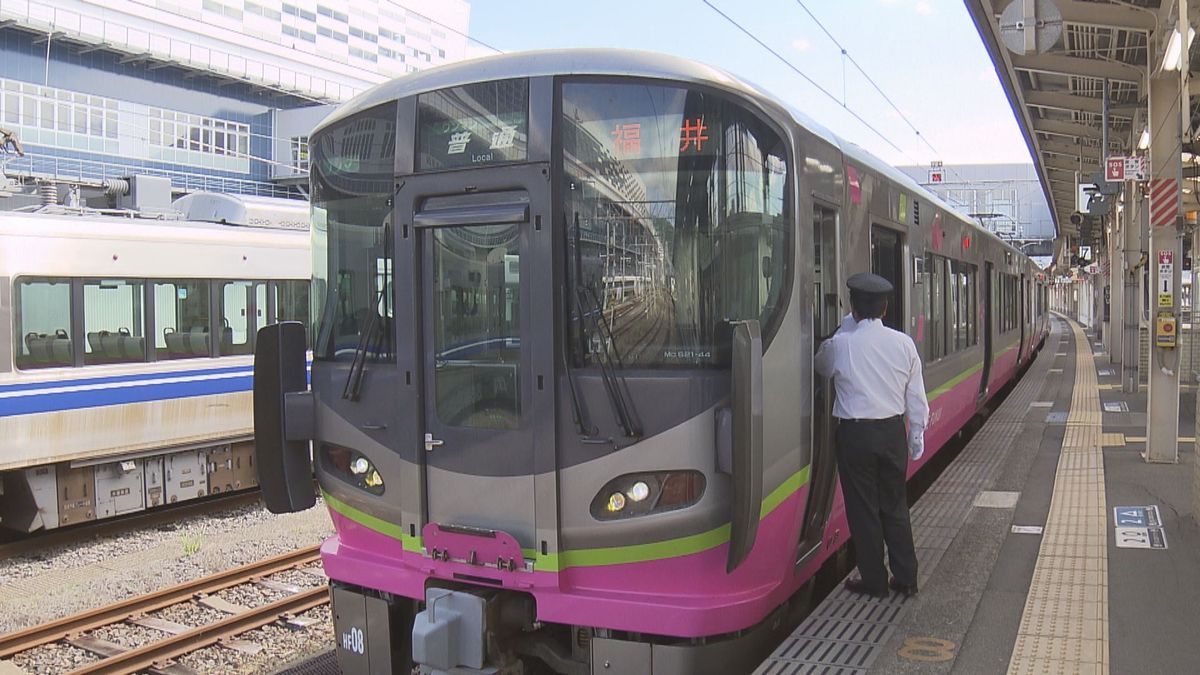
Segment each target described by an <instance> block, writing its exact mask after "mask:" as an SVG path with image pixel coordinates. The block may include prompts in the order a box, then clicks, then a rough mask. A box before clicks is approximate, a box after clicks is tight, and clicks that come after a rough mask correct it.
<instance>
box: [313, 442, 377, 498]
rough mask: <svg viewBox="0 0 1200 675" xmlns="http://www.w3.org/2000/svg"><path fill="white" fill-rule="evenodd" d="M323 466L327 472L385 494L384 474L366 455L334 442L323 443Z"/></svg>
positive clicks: (370, 490) (374, 491)
mask: <svg viewBox="0 0 1200 675" xmlns="http://www.w3.org/2000/svg"><path fill="white" fill-rule="evenodd" d="M321 466H322V468H323V469H325V471H326V472H327V473H329V474H330V475H332V476H336V477H338V478H339V479H341V480H343V481H345V482H347V483H349V484H351V485H353V486H354V487H356V488H358V489H360V490H366V491H367V492H370V493H371V494H375V495H381V494H383V490H384V484H383V476H381V475H380V474H379V470H378V469H376V468H375V465H374V464H372V463H371V460H370V459H368V458H367V456H366V455H364V454H362V453H361V452H359V451H357V450H351V449H350V448H343V447H341V446H340V445H333V444H332V443H322V444H321Z"/></svg>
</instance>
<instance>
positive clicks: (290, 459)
mask: <svg viewBox="0 0 1200 675" xmlns="http://www.w3.org/2000/svg"><path fill="white" fill-rule="evenodd" d="M306 351H307V350H306V346H305V337H304V324H302V323H300V322H298V321H283V322H281V323H276V324H271V325H269V326H266V327H264V328H261V329H259V331H258V339H257V341H256V343H255V348H254V463H255V468H256V469H257V470H258V484H259V488H260V489H261V490H262V496H263V502H264V503H265V504H266V505H267V509H268V510H269V511H270V512H271V513H291V512H294V511H303V510H304V509H307V508H309V507H310V506H312V505H313V504H315V503H316V501H317V495H316V490H315V489H314V487H313V475H312V451H311V448H310V443H309V440H310V439H312V437H313V427H312V425H313V417H314V410H313V399H312V392H310V391H308V368H307V365H308V364H307V360H306V358H305V354H306Z"/></svg>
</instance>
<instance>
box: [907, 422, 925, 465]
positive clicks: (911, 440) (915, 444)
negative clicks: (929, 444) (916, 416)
mask: <svg viewBox="0 0 1200 675" xmlns="http://www.w3.org/2000/svg"><path fill="white" fill-rule="evenodd" d="M924 454H925V430H924V429H914V430H912V431H910V432H908V457H909V459H911V460H912V461H914V462H915V461H917V460H919V459H921V456H922V455H924Z"/></svg>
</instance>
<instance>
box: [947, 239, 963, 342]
mask: <svg viewBox="0 0 1200 675" xmlns="http://www.w3.org/2000/svg"><path fill="white" fill-rule="evenodd" d="M946 266H947V267H948V268H949V269H948V270H947V271H946V282H947V283H946V324H947V325H946V328H947V336H946V351H947V352H950V353H953V352H956V351H958V350H960V349H962V348H963V333H964V332H965V328H966V326H964V325H963V321H964V319H965V318H966V317H964V316H963V311H962V287H961V286H960V284H959V278H960V276H961V275H960V274H959V271H958V262H957V261H955V260H947V261H946Z"/></svg>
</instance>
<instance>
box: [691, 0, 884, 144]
mask: <svg viewBox="0 0 1200 675" xmlns="http://www.w3.org/2000/svg"><path fill="white" fill-rule="evenodd" d="M701 1H702V2H703V3H704V4H706V5H708V7H709V9H711V10H712V11H714V12H716V13H717V14H720V15H721V16H722V17H723V18H724V19H725V20H726V21H728V22H729V23H731V24H733V25H734V27H736V28H737V29H738V30H740V31H742V33H744V34H745V35H746V37H748V38H750V39H751V40H754V41H755V42H757V43H758V45H759V46H760V47H762V48H763V49H765V50H767V51H768V52H770V53H771V55H773V56H774V57H775V58H777V59H779V60H780V61H781V62H782V63H783V64H784V65H785V66H787V67H788V68H790V69H791V70H792V71H794V72H795V73H796V74H797V75H799V76H800V77H802V78H804V79H805V80H806V81H808V83H809V84H811V85H812V86H813V87H815V88H816V89H817V91H819V92H821V93H822V94H825V96H827V97H829V99H830V100H831V101H833V102H834V103H837V104H838V105H840V106H842V108H844V109H845V110H846V112H848V113H850V114H851V115H852V116H853V117H854V119H856V120H858V121H859V122H861V123H862V125H863V126H865V127H866V128H868V129H870V130H871V131H872V132H874V133H875V135H876V136H878V137H879V138H881V139H882V140H883V142H884V143H887V144H888V145H890V146H892V147H893V148H895V150H896V152H904V150H901V149H900V147H899V146H898V145H896V144H895V143H893V142H892V141H891V139H889V138H888V137H887V136H885V135H884V134H883V132H881V131H879V130H878V129H876V128H875V127H874V126H872V125H871V123H870V122H868V121H867V120H865V119H863V117H862V115H859V114H858V113H857V112H855V111H854V109H853V108H851V107H850V106H848V105H846V104H845V103H844V102H843V101H839V100H838V97H837V96H834V95H833V94H832V93H830V92H829V90H828V89H826V88H825V87H822V86H821V85H820V84H818V83H817V81H816V80H814V79H812V78H811V77H809V76H808V74H807V73H805V72H804V71H803V70H800V69H799V68H798V67H796V65H795V64H794V63H792V62H791V61H789V60H788V59H787V58H786V57H784V56H783V55H782V54H780V53H779V52H778V51H776V50H775V49H773V48H772V47H771V46H770V45H768V44H767V43H765V42H763V41H762V40H761V39H759V37H758V36H757V35H755V34H754V33H752V32H751V31H750V30H748V29H747V28H746V27H745V26H743V25H742V24H740V23H738V22H737V21H736V20H734V19H733V17H731V16H729V15H728V14H726V13H725V12H722V11H721V10H720V9H719V8H718V7H717V6H716V5H714V4H712V3H711V2H709V0H701Z"/></svg>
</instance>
